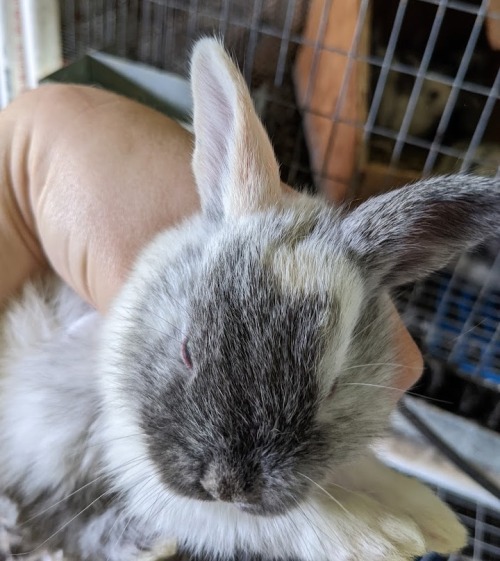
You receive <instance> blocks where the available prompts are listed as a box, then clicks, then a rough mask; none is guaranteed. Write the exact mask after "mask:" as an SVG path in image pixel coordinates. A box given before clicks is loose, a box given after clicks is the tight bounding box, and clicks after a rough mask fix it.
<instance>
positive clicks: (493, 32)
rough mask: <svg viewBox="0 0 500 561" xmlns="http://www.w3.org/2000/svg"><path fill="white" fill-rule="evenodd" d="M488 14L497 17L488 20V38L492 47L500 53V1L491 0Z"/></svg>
mask: <svg viewBox="0 0 500 561" xmlns="http://www.w3.org/2000/svg"><path fill="white" fill-rule="evenodd" d="M488 12H489V13H490V14H492V15H493V14H495V17H494V18H493V17H488V18H486V36H487V37H488V42H489V44H490V47H491V48H492V49H493V50H495V51H500V0H490V4H489V6H488Z"/></svg>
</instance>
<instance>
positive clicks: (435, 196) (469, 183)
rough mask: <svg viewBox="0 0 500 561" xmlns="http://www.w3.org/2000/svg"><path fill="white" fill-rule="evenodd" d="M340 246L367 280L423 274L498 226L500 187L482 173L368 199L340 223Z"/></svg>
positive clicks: (388, 282) (389, 282)
mask: <svg viewBox="0 0 500 561" xmlns="http://www.w3.org/2000/svg"><path fill="white" fill-rule="evenodd" d="M340 229H341V240H342V241H341V247H342V248H343V251H345V252H346V253H347V254H348V255H349V256H350V257H351V258H353V259H354V260H356V261H357V262H358V263H359V265H360V267H361V268H362V269H363V270H364V271H365V273H366V277H367V279H369V280H372V281H375V283H377V284H382V285H384V286H388V287H394V286H398V285H402V284H405V283H408V282H412V281H415V280H417V279H420V278H423V277H425V276H426V275H428V274H429V273H431V272H433V271H436V270H438V269H441V268H442V267H444V266H445V265H446V264H447V263H448V261H449V260H450V259H451V258H452V257H453V256H454V255H456V254H457V253H459V252H462V251H465V250H466V249H468V248H470V247H472V246H474V245H477V244H479V243H480V242H482V241H485V240H486V239H487V238H489V237H491V236H493V235H495V234H498V233H499V231H500V186H499V184H498V180H495V179H493V178H486V177H474V176H466V175H452V176H443V177H435V178H432V179H426V180H422V181H419V182H417V183H414V184H412V185H407V186H406V187H402V188H400V189H396V190H394V191H391V192H389V193H384V194H383V195H379V196H378V197H373V198H372V199H368V200H367V201H366V202H364V203H363V204H361V205H360V206H359V207H358V208H357V209H355V210H354V211H353V212H351V213H350V214H348V215H347V216H346V217H345V218H344V220H343V221H342V222H341V224H340Z"/></svg>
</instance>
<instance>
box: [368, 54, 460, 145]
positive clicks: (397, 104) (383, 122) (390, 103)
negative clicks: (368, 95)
mask: <svg viewBox="0 0 500 561" xmlns="http://www.w3.org/2000/svg"><path fill="white" fill-rule="evenodd" d="M376 53H377V55H378V56H379V57H380V58H383V57H384V55H385V51H384V50H383V49H381V48H378V49H377V50H376ZM393 63H394V64H401V63H405V64H407V65H408V66H413V67H415V68H418V67H419V66H420V63H419V61H418V60H417V59H416V58H415V57H414V56H412V55H410V54H408V53H404V54H402V55H400V59H399V58H396V57H394V58H393ZM379 77H380V70H379V69H375V72H374V75H373V87H375V86H376V84H377V82H378V80H379ZM414 82H415V79H414V77H413V76H410V75H408V74H404V73H401V72H397V71H395V70H392V69H391V70H390V71H389V72H388V74H387V77H386V82H385V85H384V93H383V96H382V99H381V100H380V105H379V107H378V111H377V117H376V124H377V125H378V126H381V127H385V128H387V129H391V130H392V131H394V132H396V133H399V130H400V129H401V125H402V124H403V120H404V118H405V116H406V111H407V107H408V102H409V101H410V96H411V95H412V92H413V88H414ZM450 92H451V86H450V85H449V84H446V83H444V82H439V81H437V80H434V79H433V78H432V77H430V76H429V77H426V78H424V80H423V81H422V84H421V89H420V91H419V94H418V99H417V102H416V104H415V108H414V110H413V115H412V116H411V119H410V124H409V125H408V134H410V135H411V136H416V137H423V138H426V137H428V136H429V135H430V134H433V132H434V131H435V129H436V127H437V125H438V123H439V119H440V118H441V115H442V114H443V111H444V108H445V106H446V103H447V101H448V97H449V95H450Z"/></svg>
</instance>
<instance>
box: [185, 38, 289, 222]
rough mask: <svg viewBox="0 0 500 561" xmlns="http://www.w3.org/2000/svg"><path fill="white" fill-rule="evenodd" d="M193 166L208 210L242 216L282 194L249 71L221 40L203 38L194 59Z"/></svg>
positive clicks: (272, 203)
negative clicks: (243, 71)
mask: <svg viewBox="0 0 500 561" xmlns="http://www.w3.org/2000/svg"><path fill="white" fill-rule="evenodd" d="M191 84H192V91H193V104H194V132H195V151H194V156H193V171H194V175H195V179H196V183H197V185H198V190H199V193H200V196H201V201H202V208H203V210H204V212H206V213H207V214H209V215H210V216H213V217H222V216H230V215H242V214H246V213H250V212H254V211H257V210H261V209H263V208H266V207H269V206H271V205H274V204H276V203H277V202H278V200H279V198H280V196H281V190H280V176H279V169H278V164H277V163H276V158H275V155H274V152H273V149H272V146H271V143H270V141H269V138H268V136H267V134H266V132H265V130H264V127H263V126H262V124H261V122H260V121H259V118H258V117H257V114H256V112H255V109H254V106H253V102H252V99H251V97H250V93H249V91H248V88H247V86H246V84H245V81H244V79H243V76H242V75H241V73H240V72H239V70H238V69H237V67H236V66H235V64H234V63H233V62H232V60H231V59H230V57H229V56H228V54H227V53H226V52H225V50H224V48H223V47H222V45H221V44H220V43H219V41H217V40H215V39H201V40H200V41H198V42H197V44H196V45H195V48H194V52H193V57H192V61H191Z"/></svg>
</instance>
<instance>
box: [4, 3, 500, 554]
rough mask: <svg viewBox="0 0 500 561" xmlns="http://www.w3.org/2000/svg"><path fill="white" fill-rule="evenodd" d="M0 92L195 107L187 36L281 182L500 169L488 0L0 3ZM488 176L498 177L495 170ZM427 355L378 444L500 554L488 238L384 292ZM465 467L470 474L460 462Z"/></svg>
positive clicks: (390, 182)
mask: <svg viewBox="0 0 500 561" xmlns="http://www.w3.org/2000/svg"><path fill="white" fill-rule="evenodd" d="M0 7H1V9H0V44H1V51H0V104H1V106H2V107H3V106H5V105H6V104H7V103H8V102H9V101H10V100H11V99H13V98H14V97H15V96H16V95H18V94H19V93H20V92H21V91H23V90H24V89H26V88H33V87H36V86H37V85H38V84H39V83H40V82H43V81H58V82H78V83H88V84H93V85H94V86H97V87H105V88H109V89H111V90H113V91H117V92H119V93H122V94H123V95H128V96H130V97H133V98H135V99H138V100H139V101H142V102H144V103H148V104H149V105H152V106H154V107H156V108H157V109H159V110H161V111H163V112H165V113H168V114H170V115H172V116H174V117H176V118H180V119H183V120H187V121H189V112H190V101H189V100H190V98H189V85H188V83H187V81H186V79H187V78H188V69H189V65H188V61H189V55H190V52H191V48H192V45H193V42H194V41H195V40H196V39H197V38H198V37H200V36H201V35H207V34H213V33H217V34H218V35H220V36H222V37H223V38H224V42H225V43H226V46H227V47H228V48H229V49H230V51H231V52H232V53H233V54H234V56H235V58H236V60H237V61H238V63H239V65H240V68H241V69H242V71H243V73H244V76H245V78H246V80H247V82H248V84H249V85H250V87H251V91H252V94H253V97H254V101H255V104H256V107H257V110H258V112H259V114H260V116H261V118H262V120H263V121H264V123H265V126H266V128H267V130H268V132H269V134H270V136H271V139H272V142H273V144H274V146H275V149H276V152H277V155H278V159H279V161H280V162H281V163H282V167H281V173H282V178H283V180H284V181H287V182H289V183H290V184H292V185H294V186H295V187H297V188H298V189H307V190H310V191H311V192H321V193H323V194H324V195H325V196H326V197H328V198H329V199H331V200H332V201H348V202H349V203H350V204H358V203H359V202H360V201H362V200H363V199H365V198H366V197H369V196H372V195H374V194H376V193H379V192H382V191H385V190H388V189H391V188H394V187H396V186H399V185H402V184H405V183H408V182H411V181H414V180H416V179H418V178H420V177H425V176H429V175H432V174H438V173H452V172H458V171H460V172H472V173H476V174H480V175H488V176H493V177H499V178H500V172H499V166H500V103H499V89H500V0H463V1H462V0H288V1H287V0H232V1H231V0H3V1H2V2H1V5H0ZM499 184H500V179H499ZM394 298H395V300H396V303H397V305H398V307H399V309H400V311H401V313H402V314H403V317H404V319H405V321H406V324H407V325H408V328H409V329H410V331H411V333H412V335H413V336H414V337H415V339H416V340H417V342H418V344H419V346H420V348H421V349H422V351H423V353H424V356H425V359H426V369H425V373H424V376H423V378H422V380H421V381H420V382H419V383H418V385H417V386H416V387H415V388H413V389H412V392H411V393H410V394H409V395H408V397H407V398H406V399H405V400H404V403H403V406H402V408H401V410H400V411H399V412H397V413H396V414H395V415H394V419H393V431H392V433H391V435H389V436H388V438H387V439H386V440H385V441H384V442H383V443H382V444H381V446H380V450H379V453H380V455H381V457H382V458H383V459H384V460H385V461H386V462H387V463H389V464H390V465H392V466H394V467H395V468H397V469H400V470H402V471H405V472H407V473H410V474H412V475H415V476H416V477H419V478H421V479H423V480H425V481H427V482H428V483H429V484H431V485H433V486H434V487H435V488H436V489H437V491H438V492H439V494H440V495H441V496H442V497H443V498H445V499H446V500H447V501H448V502H449V503H450V504H451V505H452V506H453V507H454V508H455V510H456V511H457V512H458V513H459V514H460V516H461V517H462V519H463V520H464V522H465V523H466V525H467V526H468V528H469V530H470V533H471V539H470V546H469V547H468V548H467V549H466V550H465V551H464V552H463V554H461V555H460V556H456V557H455V559H474V560H478V561H479V560H481V561H493V560H499V559H500V500H499V498H500V491H499V488H500V399H499V397H500V393H499V392H500V322H499V319H500V239H498V238H492V239H491V240H489V242H488V243H486V244H484V245H483V246H482V247H481V248H479V249H478V250H476V251H474V252H473V253H468V254H464V255H461V256H460V257H459V258H458V259H457V260H456V261H455V262H454V263H453V264H452V265H450V266H448V267H447V268H445V269H444V270H442V271H441V272H439V273H437V274H435V275H433V276H431V277H430V278H428V279H427V280H426V281H424V282H419V283H417V284H414V285H411V286H407V287H404V288H403V289H402V290H400V291H398V292H397V293H396V294H394ZM466 473H468V475H466Z"/></svg>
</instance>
